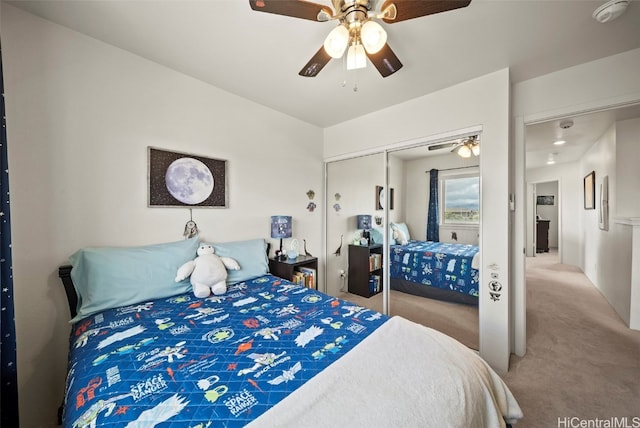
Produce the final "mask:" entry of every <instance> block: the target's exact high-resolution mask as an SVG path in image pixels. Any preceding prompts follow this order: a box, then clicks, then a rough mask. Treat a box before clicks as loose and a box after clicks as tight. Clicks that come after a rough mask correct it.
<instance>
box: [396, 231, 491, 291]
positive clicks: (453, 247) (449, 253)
mask: <svg viewBox="0 0 640 428" xmlns="http://www.w3.org/2000/svg"><path fill="white" fill-rule="evenodd" d="M477 255H478V247H477V246H476V245H467V244H456V243H446V242H432V241H415V240H410V241H409V242H408V243H407V245H392V246H391V249H390V258H389V265H390V269H389V270H390V277H391V278H397V279H404V280H407V281H411V282H414V283H418V284H423V285H428V286H432V287H437V288H442V289H445V290H452V291H456V292H459V293H463V294H468V295H471V296H478V281H479V271H478V269H477V268H475V269H474V267H475V266H476V265H477V263H474V257H476V258H477Z"/></svg>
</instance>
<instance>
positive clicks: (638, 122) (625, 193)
mask: <svg viewBox="0 0 640 428" xmlns="http://www.w3.org/2000/svg"><path fill="white" fill-rule="evenodd" d="M639 149H640V118H636V119H628V120H623V121H621V122H618V123H617V124H616V164H617V174H616V175H617V180H616V189H615V192H616V193H617V195H618V197H617V204H616V212H615V214H614V215H615V216H616V217H640V185H639V184H640V168H639V166H640V150H639ZM609 186H610V187H611V183H609Z"/></svg>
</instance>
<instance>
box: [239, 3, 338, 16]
mask: <svg viewBox="0 0 640 428" xmlns="http://www.w3.org/2000/svg"><path fill="white" fill-rule="evenodd" d="M249 4H250V5H251V9H253V10H256V11H258V12H267V13H275V14H276V15H284V16H291V17H293V18H302V19H308V20H310V21H327V20H328V19H329V17H331V16H332V15H333V11H332V10H331V9H330V8H328V7H327V6H325V5H322V4H318V3H312V2H309V1H305V0H249Z"/></svg>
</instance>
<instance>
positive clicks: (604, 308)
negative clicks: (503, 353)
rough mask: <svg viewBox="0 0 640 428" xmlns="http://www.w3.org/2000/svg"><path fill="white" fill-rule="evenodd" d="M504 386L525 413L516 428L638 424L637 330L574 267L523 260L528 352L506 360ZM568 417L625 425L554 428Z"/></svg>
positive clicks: (639, 364) (539, 259) (544, 260)
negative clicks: (623, 420) (620, 420)
mask: <svg viewBox="0 0 640 428" xmlns="http://www.w3.org/2000/svg"><path fill="white" fill-rule="evenodd" d="M504 380H505V382H506V383H507V385H509V388H510V389H511V391H512V392H513V394H514V395H515V396H516V399H517V400H518V402H519V403H520V407H521V408H522V410H523V412H524V415H525V417H524V419H523V420H522V421H521V422H520V423H519V424H518V428H523V427H558V426H634V425H632V423H633V421H634V420H633V419H632V417H636V418H637V419H636V420H635V426H640V331H634V330H631V329H629V328H628V327H627V326H626V325H625V324H624V322H623V321H622V319H620V317H619V316H618V315H617V313H616V312H615V311H614V310H613V308H612V307H611V306H610V305H609V303H608V302H607V301H606V299H605V298H604V297H603V296H602V295H601V294H600V292H599V291H598V289H597V288H595V286H594V285H593V284H592V283H591V282H590V281H589V280H588V279H587V277H586V276H585V275H584V274H583V273H582V272H581V271H580V270H579V269H578V268H575V267H572V266H567V265H562V264H559V263H558V262H557V258H556V257H554V255H553V254H551V255H548V254H545V255H542V256H540V257H534V258H527V354H526V355H525V356H524V357H522V358H520V357H516V356H513V355H512V357H511V366H510V368H509V372H508V373H507V374H506V375H505V376H504ZM572 417H575V418H579V419H578V422H579V421H580V420H583V421H588V420H595V419H600V420H605V419H606V420H611V418H616V417H617V418H623V417H627V418H628V419H627V420H626V422H627V423H628V425H604V424H603V423H602V422H600V423H601V424H600V425H596V424H595V423H594V424H593V425H575V422H574V425H571V424H569V423H566V424H564V425H563V424H559V418H560V421H564V420H565V419H564V418H572ZM585 423H588V422H585Z"/></svg>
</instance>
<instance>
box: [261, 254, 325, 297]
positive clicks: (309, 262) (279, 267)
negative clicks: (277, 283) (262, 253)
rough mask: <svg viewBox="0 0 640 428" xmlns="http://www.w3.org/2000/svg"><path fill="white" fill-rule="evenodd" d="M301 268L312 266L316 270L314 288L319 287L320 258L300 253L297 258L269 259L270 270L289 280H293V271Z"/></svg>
mask: <svg viewBox="0 0 640 428" xmlns="http://www.w3.org/2000/svg"><path fill="white" fill-rule="evenodd" d="M299 268H310V269H314V270H315V271H316V274H315V284H314V288H315V289H316V290H317V289H318V258H317V257H311V256H305V255H300V256H298V257H296V258H295V259H284V260H278V259H275V258H270V259H269V272H271V273H272V274H273V275H275V276H279V277H280V278H282V279H286V280H287V281H293V273H294V272H295V271H296V270H297V269H299Z"/></svg>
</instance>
